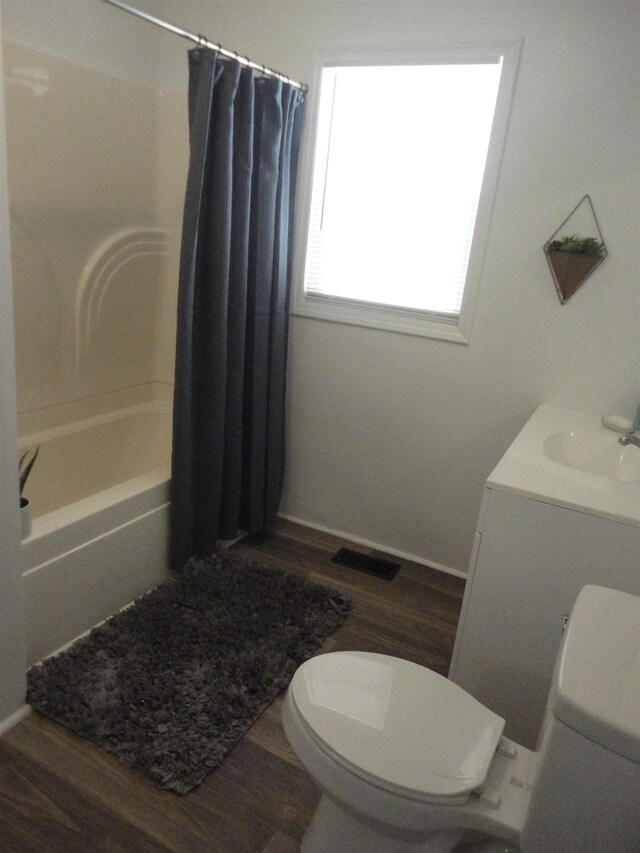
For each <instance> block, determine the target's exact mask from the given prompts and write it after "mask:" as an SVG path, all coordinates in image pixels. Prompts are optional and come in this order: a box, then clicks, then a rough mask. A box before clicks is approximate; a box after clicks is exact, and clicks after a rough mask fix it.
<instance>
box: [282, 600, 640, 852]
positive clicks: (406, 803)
mask: <svg viewBox="0 0 640 853" xmlns="http://www.w3.org/2000/svg"><path fill="white" fill-rule="evenodd" d="M639 691H640V598H638V597H636V596H633V595H629V594H628V593H623V592H618V591H616V590H610V589H605V588H603V587H596V586H586V587H584V588H583V589H582V590H581V592H580V594H579V596H578V598H577V600H576V603H575V605H574V608H573V611H572V613H571V617H570V619H569V622H568V624H567V627H566V630H565V633H564V635H563V638H562V642H561V644H560V649H559V652H558V657H557V661H556V667H555V672H554V676H553V681H552V685H551V690H550V692H549V697H548V701H547V708H546V713H545V719H544V721H543V724H542V727H541V731H540V736H539V740H538V747H537V750H536V751H535V752H534V751H531V750H529V749H526V748H524V747H522V746H520V745H519V744H516V743H514V742H513V741H511V740H509V739H507V738H505V737H504V735H503V729H504V724H505V721H504V719H502V718H501V717H499V716H498V715H497V714H494V713H493V712H492V711H491V710H489V709H488V708H486V707H484V706H483V705H482V704H480V703H479V702H478V701H476V700H475V699H474V698H473V697H472V696H470V695H469V694H468V693H467V692H466V691H464V690H463V689H462V688H461V687H459V686H458V685H456V684H454V683H453V682H451V681H449V680H448V679H446V678H443V677H442V676H440V675H438V674H437V673H434V672H432V671H431V670H428V669H425V668H424V667H421V666H418V665H417V664H414V663H411V662H409V661H405V660H401V659H399V658H394V657H390V656H387V655H380V654H372V653H368V652H357V651H353V652H333V653H328V654H324V655H319V656H317V657H314V658H311V659H310V660H308V661H306V663H304V664H302V666H300V667H299V669H298V670H297V671H296V673H295V675H294V677H293V679H292V681H291V683H290V685H289V688H288V690H287V694H286V696H285V701H284V704H283V710H282V721H283V726H284V730H285V733H286V735H287V737H288V739H289V742H290V743H291V745H292V747H293V749H294V751H295V752H296V754H297V755H298V758H299V759H300V761H301V762H302V764H303V766H304V767H305V769H306V770H307V772H308V773H309V775H310V776H311V777H312V779H313V780H314V781H315V783H316V784H317V785H318V787H319V788H320V790H321V792H322V796H321V799H320V802H319V804H318V807H317V809H316V812H315V814H314V816H313V818H312V820H311V823H310V824H309V826H308V828H307V831H306V833H305V836H304V839H303V842H302V847H301V849H302V853H450V851H453V850H454V849H455V850H456V853H457V851H460V853H463V851H464V853H480V851H482V853H515V851H522V853H638V850H640V818H639V817H638V803H640V692H639Z"/></svg>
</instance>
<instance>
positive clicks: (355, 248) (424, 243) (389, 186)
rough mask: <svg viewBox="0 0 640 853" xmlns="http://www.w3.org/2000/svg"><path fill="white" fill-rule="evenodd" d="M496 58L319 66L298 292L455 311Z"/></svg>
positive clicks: (449, 315)
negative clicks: (302, 280) (302, 289)
mask: <svg viewBox="0 0 640 853" xmlns="http://www.w3.org/2000/svg"><path fill="white" fill-rule="evenodd" d="M500 71H501V61H500V59H497V60H496V61H487V62H472V63H470V62H460V63H454V64H445V63H437V64H427V65H396V66H389V65H386V66H340V67H337V66H336V67H325V68H324V69H323V72H322V89H321V99H320V107H319V115H318V125H317V139H316V156H315V164H314V172H313V183H312V196H311V208H310V224H309V235H308V242H307V257H306V266H305V293H306V295H307V297H311V298H312V299H319V300H330V301H339V302H346V303H349V302H353V303H358V304H361V305H371V306H378V307H379V306H386V307H387V308H388V309H389V310H390V311H397V312H407V311H408V312H426V313H429V314H431V315H436V316H437V317H438V319H440V320H441V321H444V322H447V321H449V322H455V321H456V319H457V317H458V315H459V313H460V307H461V304H462V298H463V293H464V288H465V281H466V276H467V268H468V264H469V256H470V251H471V245H472V240H473V233H474V226H475V221H476V212H477V209H478V201H479V198H480V191H481V188H482V180H483V174H484V168H485V161H486V158H487V148H488V144H489V138H490V135H491V128H492V122H493V116H494V110H495V104H496V97H497V92H498V85H499V82H500Z"/></svg>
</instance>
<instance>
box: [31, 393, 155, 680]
mask: <svg viewBox="0 0 640 853" xmlns="http://www.w3.org/2000/svg"><path fill="white" fill-rule="evenodd" d="M170 406H171V403H170V392H169V391H168V389H167V388H166V387H163V386H161V385H157V386H152V385H148V386H142V387H141V388H138V389H127V390H126V391H123V392H115V393H113V394H107V395H102V396H100V397H96V398H94V399H93V400H82V401H78V402H77V403H69V404H64V405H62V406H56V407H51V408H50V409H47V410H42V411H38V412H31V413H28V415H25V416H23V417H22V418H21V426H23V427H25V428H26V427H30V428H31V429H32V430H34V431H32V432H31V433H30V434H28V435H25V436H24V438H23V439H21V444H24V445H25V446H32V445H33V444H36V443H37V444H39V445H40V448H41V449H40V455H39V458H38V463H39V465H38V468H35V467H34V470H33V472H32V479H33V482H32V481H31V478H30V481H29V485H30V496H31V498H32V502H33V506H34V521H33V532H32V535H31V536H30V537H29V539H27V540H26V541H25V542H24V543H23V545H22V569H23V578H24V595H25V611H26V622H27V661H28V663H29V664H32V663H35V662H36V661H38V660H40V659H41V658H43V657H45V656H46V655H48V654H51V653H52V652H54V651H55V650H57V649H59V648H60V647H61V646H63V645H65V644H66V643H68V642H69V641H70V640H72V639H74V638H75V637H77V636H79V635H81V634H82V633H84V632H85V631H87V630H88V629H89V628H91V627H92V626H93V625H96V624H97V623H99V622H101V621H103V620H104V619H106V618H107V617H108V616H110V615H111V614H112V613H115V612H116V611H118V610H120V609H121V608H122V607H124V606H125V605H126V604H128V603H129V602H130V601H131V600H132V599H134V598H136V597H137V596H139V595H141V594H142V593H144V592H146V591H147V590H148V589H151V588H152V587H153V586H155V585H156V584H158V583H161V582H162V581H163V580H165V579H166V577H167V574H168V570H169V566H168V560H167V536H168V509H169V461H170V451H171V408H170ZM42 508H44V512H42V511H41V510H42Z"/></svg>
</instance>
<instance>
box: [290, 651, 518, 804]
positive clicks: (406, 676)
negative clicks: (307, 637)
mask: <svg viewBox="0 0 640 853" xmlns="http://www.w3.org/2000/svg"><path fill="white" fill-rule="evenodd" d="M290 696H291V698H292V699H293V702H294V705H295V707H296V709H297V710H298V712H299V715H300V717H301V719H302V721H303V723H304V725H305V727H306V729H307V731H308V732H309V734H310V735H311V736H312V737H313V738H314V739H315V740H317V741H319V742H320V743H321V745H322V747H323V748H324V750H325V751H327V752H328V753H329V755H330V756H331V757H332V758H333V759H334V760H335V761H337V762H338V763H340V764H341V765H343V766H345V767H346V768H347V769H349V770H350V771H351V772H353V773H354V774H356V775H358V776H361V777H362V778H364V779H367V780H368V781H370V782H372V783H373V784H375V785H378V786H379V787H382V788H384V789H385V790H389V791H395V792H397V793H399V794H402V795H404V796H410V797H412V798H414V799H419V800H425V801H433V802H442V801H446V800H456V799H458V800H459V799H460V798H461V797H462V796H463V795H464V796H466V795H468V794H469V793H470V792H471V791H473V790H474V789H476V788H478V787H479V786H480V785H481V784H482V782H483V781H484V778H485V776H486V773H487V770H488V768H489V764H490V763H491V759H492V758H493V754H494V752H495V750H496V747H497V745H498V741H499V740H500V736H501V734H502V730H503V728H504V720H503V719H502V717H499V716H497V714H494V713H493V712H492V711H490V710H489V709H488V708H485V707H484V705H481V704H480V703H479V702H478V701H476V700H475V699H474V698H473V697H472V696H470V695H469V694H468V693H466V692H465V691H464V690H462V688H461V687H458V685H456V684H454V683H453V682H452V681H449V680H448V679H447V678H443V677H442V676H441V675H438V674H437V673H435V672H432V671H431V670H428V669H425V668H424V667H422V666H418V665H417V664H414V663H410V662H409V661H405V660H400V659H399V658H394V657H389V656H387V655H378V654H371V653H368V652H333V653H330V654H325V655H319V656H318V657H315V658H311V659H310V660H308V661H307V662H306V663H304V664H303V665H302V666H301V667H300V668H299V669H298V671H297V672H296V674H295V675H294V677H293V679H292V681H291V686H290Z"/></svg>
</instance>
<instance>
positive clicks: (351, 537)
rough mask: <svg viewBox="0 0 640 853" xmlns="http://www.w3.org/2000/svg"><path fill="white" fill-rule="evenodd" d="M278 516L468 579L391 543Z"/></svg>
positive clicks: (454, 570)
mask: <svg viewBox="0 0 640 853" xmlns="http://www.w3.org/2000/svg"><path fill="white" fill-rule="evenodd" d="M278 518H283V519H284V520H285V521H292V522H293V523H294V524H300V525H301V526H302V527H310V528H311V529H312V530H320V531H321V532H322V533H329V534H330V535H331V536H338V537H339V538H340V539H347V540H348V541H349V542H354V543H355V544H356V545H364V546H365V547H366V548H373V549H375V550H376V551H382V552H384V553H385V554H391V555H392V556H393V557H400V559H401V560H410V561H411V562H412V563H418V565H420V566H427V567H428V568H430V569H436V571H438V572H443V573H444V574H445V575H453V576H454V577H456V578H463V579H464V580H466V579H467V577H468V575H467V573H466V572H461V571H460V570H459V569H452V568H450V567H449V566H444V565H442V563H436V562H434V561H433V560H425V559H424V557H418V556H417V555H416V554H408V553H407V552H406V551H399V550H398V549H397V548H391V547H390V546H389V545H383V544H381V543H380V542H372V541H371V540H370V539H363V538H362V537H361V536H354V535H353V534H352V533H347V532H346V531H344V530H333V529H332V528H331V527H325V526H324V525H323V524H315V522H313V521H307V520H306V519H304V518H296V517H295V516H293V515H286V514H285V513H283V512H279V513H278Z"/></svg>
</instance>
